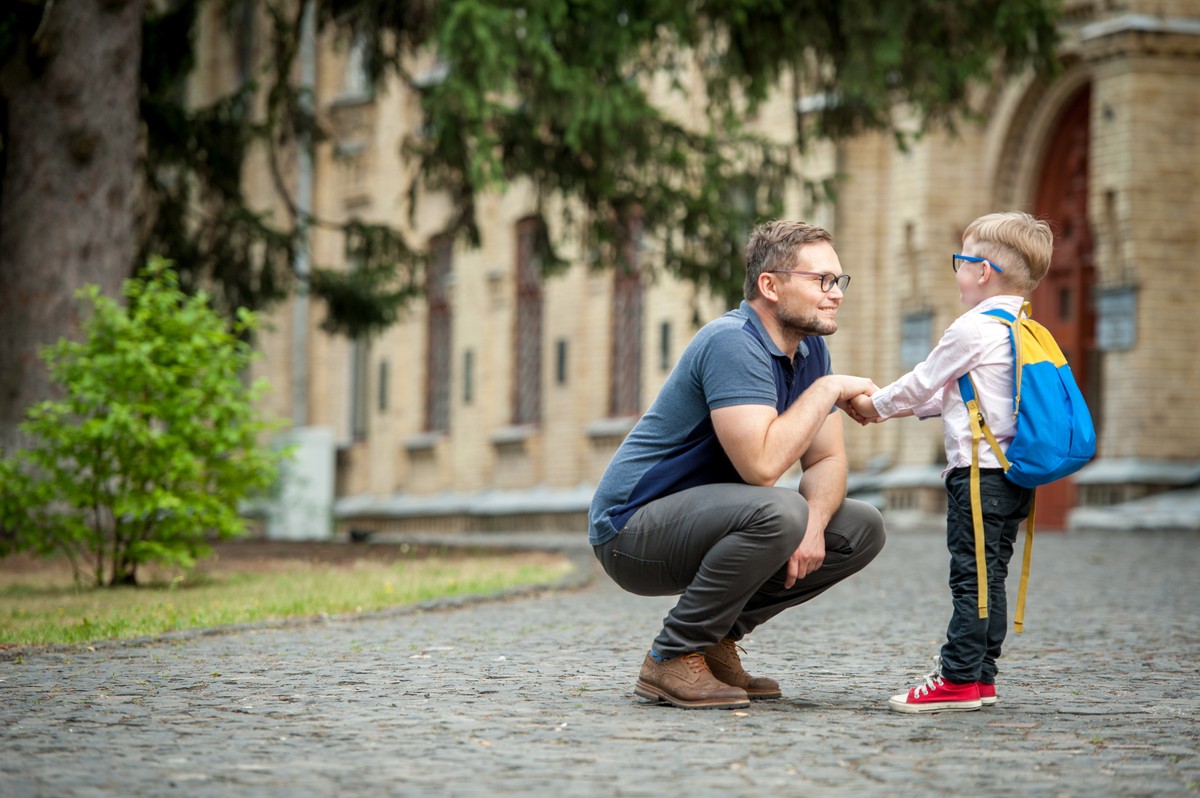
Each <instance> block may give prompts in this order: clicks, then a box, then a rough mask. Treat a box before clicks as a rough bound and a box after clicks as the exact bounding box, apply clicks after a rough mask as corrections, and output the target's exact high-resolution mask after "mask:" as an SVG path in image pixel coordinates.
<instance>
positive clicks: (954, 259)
mask: <svg viewBox="0 0 1200 798" xmlns="http://www.w3.org/2000/svg"><path fill="white" fill-rule="evenodd" d="M960 261H966V262H967V263H986V264H987V265H988V266H991V267H992V268H993V269H995V270H996V271H998V272H1000V273H1002V274H1003V272H1004V269H1001V268H1000V267H999V266H997V265H996V264H994V263H992V262H991V261H990V260H988V259H987V258H976V257H974V256H973V255H959V254H954V255H951V256H950V268H951V269H954V273H955V274H958V270H959V269H960V268H961V267H962V263H960Z"/></svg>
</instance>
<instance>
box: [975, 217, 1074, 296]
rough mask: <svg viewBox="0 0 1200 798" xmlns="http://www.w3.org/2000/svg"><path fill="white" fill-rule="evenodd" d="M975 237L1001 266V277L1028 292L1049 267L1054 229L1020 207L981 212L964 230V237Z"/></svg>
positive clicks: (985, 253) (983, 253)
mask: <svg viewBox="0 0 1200 798" xmlns="http://www.w3.org/2000/svg"><path fill="white" fill-rule="evenodd" d="M972 237H973V238H974V239H975V245H976V248H977V249H978V251H979V254H980V255H981V256H982V257H985V258H987V259H988V260H990V261H994V262H995V263H996V265H997V266H999V267H1000V268H1002V269H1004V273H1003V278H1004V279H1005V282H1006V283H1007V284H1008V285H1010V286H1011V287H1012V288H1015V289H1018V290H1019V291H1020V292H1021V293H1022V294H1023V295H1026V296H1028V295H1029V294H1031V293H1033V289H1035V288H1037V286H1038V283H1040V282H1041V281H1042V278H1043V277H1045V276H1046V272H1048V271H1049V270H1050V258H1051V256H1052V255H1053V254H1054V233H1053V232H1051V230H1050V225H1049V224H1047V223H1046V222H1045V221H1043V220H1041V219H1038V218H1036V217H1034V216H1031V215H1030V214H1028V213H1024V212H1023V211H1007V212H1003V213H989V214H987V215H986V216H980V217H979V218H978V219H976V220H975V221H973V222H971V224H969V225H968V226H967V229H966V230H965V231H963V241H966V240H967V239H968V238H972Z"/></svg>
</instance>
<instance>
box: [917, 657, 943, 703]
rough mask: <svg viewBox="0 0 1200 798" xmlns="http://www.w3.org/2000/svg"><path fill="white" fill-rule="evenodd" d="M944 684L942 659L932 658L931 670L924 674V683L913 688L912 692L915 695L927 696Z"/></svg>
mask: <svg viewBox="0 0 1200 798" xmlns="http://www.w3.org/2000/svg"><path fill="white" fill-rule="evenodd" d="M944 683H945V680H944V679H943V678H942V658H941V657H934V658H933V670H932V671H930V672H929V673H927V674H925V676H924V681H923V682H922V683H921V684H918V685H917V686H916V687H914V688H913V690H914V691H915V692H916V694H917V695H929V694H930V693H931V692H933V691H934V690H936V689H938V688H939V687H941V686H942V685H943V684H944Z"/></svg>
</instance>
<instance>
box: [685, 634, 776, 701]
mask: <svg viewBox="0 0 1200 798" xmlns="http://www.w3.org/2000/svg"><path fill="white" fill-rule="evenodd" d="M704 659H705V660H707V661H708V667H709V669H710V670H711V671H712V674H713V676H715V677H716V678H718V679H720V680H721V681H722V682H724V683H725V684H731V685H733V686H734V687H740V688H742V689H743V690H745V691H746V695H747V696H749V697H750V698H753V699H760V698H780V697H781V696H783V693H782V692H781V691H780V690H779V682H777V681H775V680H774V679H768V678H766V677H765V676H751V675H750V674H748V673H746V669H745V668H743V667H742V658H741V657H740V656H738V645H737V643H735V642H733V641H732V640H730V639H729V638H728V637H727V638H725V639H724V640H722V641H721V642H720V643H717V644H716V645H715V646H713V647H712V648H710V649H709V650H708V651H705V652H704Z"/></svg>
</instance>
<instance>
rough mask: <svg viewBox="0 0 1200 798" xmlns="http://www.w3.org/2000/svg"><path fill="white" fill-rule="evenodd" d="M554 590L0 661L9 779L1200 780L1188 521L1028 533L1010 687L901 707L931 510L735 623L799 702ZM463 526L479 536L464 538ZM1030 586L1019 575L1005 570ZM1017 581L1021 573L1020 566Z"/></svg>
mask: <svg viewBox="0 0 1200 798" xmlns="http://www.w3.org/2000/svg"><path fill="white" fill-rule="evenodd" d="M491 540H492V541H493V542H496V543H499V544H502V545H513V544H514V543H516V544H520V545H529V546H539V545H542V546H554V547H558V548H563V547H567V549H568V550H569V551H571V552H572V553H573V555H575V556H577V557H578V559H579V561H580V562H582V563H584V564H585V568H586V570H587V572H588V573H589V574H590V575H591V576H592V577H594V578H593V580H592V581H591V582H590V583H589V584H586V585H583V586H576V587H573V588H572V589H569V590H562V591H536V592H532V593H524V594H507V595H506V596H504V597H501V598H498V599H494V600H489V601H476V600H472V601H458V602H440V603H438V604H435V605H430V606H428V607H426V608H423V609H419V610H412V611H393V612H386V613H380V614H377V615H371V616H365V617H364V616H355V617H344V618H329V619H324V620H317V621H313V622H309V623H291V624H285V625H278V626H272V625H256V626H253V627H245V628H235V629H228V630H223V631H222V632H221V633H219V634H190V635H189V634H178V635H172V636H170V637H169V638H166V639H164V640H158V641H150V640H143V641H137V642H135V643H130V644H111V645H98V646H95V647H94V650H88V649H87V648H78V649H68V650H42V651H34V652H25V653H22V654H20V655H19V656H13V655H11V654H10V655H8V656H6V657H4V658H2V659H0V743H2V745H0V793H2V794H3V795H4V796H14V797H16V796H63V797H64V798H67V797H74V796H142V795H155V796H158V795H186V796H201V797H203V796H227V795H229V794H231V793H233V794H254V795H264V796H279V798H285V796H286V797H287V798H292V796H356V795H397V796H428V795H445V796H478V795H522V796H525V795H568V796H574V795H602V796H658V795H661V794H663V792H664V791H668V792H670V793H686V794H690V795H699V796H707V795H721V796H729V795H761V794H767V793H771V792H776V793H780V794H785V795H790V794H808V793H816V794H822V795H846V796H863V795H866V796H871V795H881V796H882V795H898V794H932V793H941V792H945V793H949V792H955V793H958V794H988V795H1018V794H1019V795H1025V794H1030V795H1068V796H1106V795H1113V796H1117V795H1119V796H1128V795H1153V796H1174V795H1194V794H1195V793H1196V792H1197V790H1198V789H1200V786H1198V784H1197V782H1198V780H1200V723H1198V722H1197V721H1198V720H1200V717H1198V716H1200V686H1198V683H1200V680H1198V679H1197V670H1198V667H1197V665H1196V663H1197V662H1200V629H1197V626H1196V624H1195V618H1196V617H1197V614H1198V613H1200V590H1198V588H1200V584H1198V583H1197V581H1196V577H1195V574H1196V573H1197V570H1198V566H1200V538H1197V536H1196V535H1195V533H1172V532H1157V533H1152V534H1122V533H1072V534H1069V535H1055V534H1043V535H1039V537H1038V543H1037V547H1036V550H1035V552H1034V563H1033V574H1032V578H1031V584H1030V589H1029V604H1028V612H1027V618H1026V631H1025V633H1024V634H1021V635H1010V636H1009V639H1008V641H1007V643H1006V652H1005V657H1004V658H1003V660H1002V661H1001V673H1000V677H999V696H1000V703H999V704H998V705H997V706H996V707H993V708H989V709H986V710H982V711H979V712H968V713H947V714H940V715H925V716H905V715H899V714H896V713H893V712H890V711H888V709H887V707H886V702H887V698H888V696H890V695H892V694H893V693H897V692H901V691H902V690H904V689H906V688H907V687H908V686H911V685H912V684H914V683H916V680H918V679H919V678H920V677H921V676H922V675H923V674H924V673H925V672H927V671H928V670H929V667H930V665H931V663H932V658H933V656H934V655H936V654H937V651H938V648H939V647H940V645H941V642H942V641H941V635H942V633H943V630H944V629H945V626H946V622H947V620H948V607H949V598H948V590H947V588H946V587H945V579H946V571H947V563H946V555H945V552H944V543H943V540H942V536H941V534H940V533H939V532H938V531H936V530H929V531H925V532H909V531H905V532H903V533H895V534H893V535H892V537H891V539H890V540H889V542H888V545H887V547H886V548H885V550H884V552H883V553H882V554H881V555H880V557H879V559H878V560H876V562H875V563H873V564H872V565H871V566H869V567H868V568H867V570H865V571H864V572H863V573H861V574H859V575H858V576H857V577H855V578H854V579H852V580H850V581H849V582H846V583H843V584H842V585H839V586H838V587H836V588H834V589H833V590H831V591H830V592H828V593H826V594H825V595H823V596H821V597H820V598H818V599H817V600H815V601H814V602H812V603H811V604H809V605H807V606H804V607H799V608H796V609H794V610H791V611H789V612H786V613H784V614H783V615H781V616H780V617H779V618H777V619H776V620H775V621H773V622H772V623H771V624H768V625H766V626H764V627H762V628H760V629H759V630H757V631H756V632H755V634H754V635H753V637H752V638H751V639H748V640H746V641H743V644H744V646H745V648H746V654H745V656H744V661H745V663H746V665H747V667H748V668H749V669H750V670H751V671H752V672H756V673H762V674H764V675H770V676H772V677H774V678H777V679H778V680H779V681H780V682H781V683H782V685H783V690H784V698H782V699H780V700H778V701H766V702H754V703H753V704H752V705H751V706H750V707H749V708H748V709H746V710H739V711H735V712H727V711H704V712H691V711H682V710H678V709H673V708H670V707H666V706H660V705H653V704H648V703H646V702H643V701H640V700H638V699H636V698H635V697H634V696H633V695H632V686H633V682H634V680H635V678H636V675H637V670H638V668H639V666H640V664H641V660H642V657H643V656H644V654H645V650H646V648H647V646H648V645H649V642H650V640H651V639H653V637H654V635H655V634H656V633H657V631H658V624H659V623H660V622H661V618H662V616H663V615H664V614H665V613H666V612H667V610H668V609H669V608H670V606H671V604H672V600H671V599H661V598H642V597H637V596H631V595H629V594H626V593H623V592H622V591H620V590H619V589H617V588H615V587H614V586H613V585H612V584H611V583H610V582H609V581H608V580H607V578H606V577H605V576H604V575H603V574H602V573H600V572H599V570H598V569H597V568H596V567H595V566H594V564H593V563H592V562H591V561H590V560H589V559H588V554H587V552H586V550H585V548H584V549H581V547H580V546H579V543H581V542H582V533H581V534H580V535H579V536H578V538H570V539H568V538H565V537H563V536H516V537H514V536H507V537H504V536H494V537H493V538H491ZM463 542H467V543H470V544H475V543H477V542H478V540H476V539H464V540H463ZM1013 581H1014V582H1015V579H1014V580H1013ZM1014 587H1015V585H1014Z"/></svg>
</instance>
